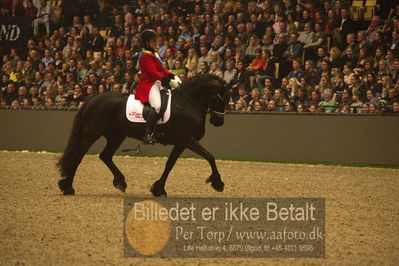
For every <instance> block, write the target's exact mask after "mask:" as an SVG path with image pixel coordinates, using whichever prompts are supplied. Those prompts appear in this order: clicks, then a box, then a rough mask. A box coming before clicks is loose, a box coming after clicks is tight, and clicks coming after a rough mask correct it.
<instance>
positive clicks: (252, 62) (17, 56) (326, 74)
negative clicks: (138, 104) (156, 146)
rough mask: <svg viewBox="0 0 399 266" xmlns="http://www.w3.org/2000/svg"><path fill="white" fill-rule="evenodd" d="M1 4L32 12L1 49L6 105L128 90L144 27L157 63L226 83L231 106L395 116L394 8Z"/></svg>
mask: <svg viewBox="0 0 399 266" xmlns="http://www.w3.org/2000/svg"><path fill="white" fill-rule="evenodd" d="M0 2H1V9H0V14H1V16H28V17H31V18H32V33H31V36H30V37H29V40H28V41H27V43H26V46H25V47H24V48H22V49H21V48H12V49H6V48H0V52H1V55H2V61H1V80H0V100H1V106H5V107H8V108H13V109H19V108H34V109H44V108H49V109H52V108H59V109H64V108H72V109H75V108H79V106H80V105H81V104H82V103H83V102H85V101H87V100H88V99H90V98H92V97H94V96H95V95H97V94H101V93H104V92H107V91H118V92H120V93H125V94H134V92H135V88H136V86H137V84H138V82H139V80H140V72H139V66H138V61H137V60H138V53H139V52H140V51H141V49H142V47H141V44H140V32H142V31H143V30H145V29H153V30H154V31H155V32H156V33H157V35H158V37H157V49H158V51H159V54H160V56H161V57H162V59H163V62H164V65H165V67H166V68H167V69H168V70H169V71H171V72H172V73H174V74H176V75H179V77H180V78H181V79H182V80H183V81H184V80H185V79H187V78H190V77H193V76H195V75H201V74H204V73H211V74H214V75H218V76H220V77H221V78H223V79H224V80H225V81H226V83H227V84H228V86H229V89H230V94H231V97H230V103H229V106H228V108H229V110H234V111H243V112H246V111H253V112H258V111H269V112H326V113H371V114H376V113H399V104H398V92H399V4H398V5H396V6H392V9H391V10H389V12H387V14H385V15H382V14H381V15H380V14H379V13H378V12H376V15H374V16H373V17H372V19H371V20H370V21H369V22H366V23H365V22H364V21H362V20H358V21H354V20H353V19H352V18H351V11H350V10H351V9H350V7H351V1H340V0H326V1H316V0H302V1H300V0H298V1H297V0H284V1H279V0H264V1H234V0H227V1H226V0H216V1H215V0H212V1H207V0H185V1H175V0H169V1H167V0H145V1H144V0H141V1H100V0H98V1H91V0H89V1H88V0H82V1H78V0H72V1H65V0H64V1H45V0H0ZM54 2H57V5H55V4H54ZM75 2H76V3H75ZM83 3H84V4H83ZM109 3H113V4H114V5H113V6H112V5H109ZM59 4H60V5H59ZM108 5H109V6H108ZM87 6H90V7H91V8H85V7H87ZM73 7H75V8H76V7H77V8H78V9H75V10H73V9H71V8H73ZM107 10H110V14H107Z"/></svg>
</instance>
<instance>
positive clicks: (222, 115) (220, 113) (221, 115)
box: [209, 93, 226, 117]
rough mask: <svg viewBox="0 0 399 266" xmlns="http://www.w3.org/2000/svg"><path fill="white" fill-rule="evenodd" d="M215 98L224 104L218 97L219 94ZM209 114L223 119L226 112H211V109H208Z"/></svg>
mask: <svg viewBox="0 0 399 266" xmlns="http://www.w3.org/2000/svg"><path fill="white" fill-rule="evenodd" d="M217 98H218V99H220V101H221V102H222V103H223V104H224V101H223V98H222V96H220V94H219V93H218V95H217ZM209 113H211V114H214V115H216V116H217V117H224V115H225V114H226V111H224V112H218V111H215V110H213V109H212V108H209Z"/></svg>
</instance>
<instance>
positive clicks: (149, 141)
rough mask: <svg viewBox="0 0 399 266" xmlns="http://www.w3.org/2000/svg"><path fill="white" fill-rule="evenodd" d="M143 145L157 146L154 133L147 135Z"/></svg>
mask: <svg viewBox="0 0 399 266" xmlns="http://www.w3.org/2000/svg"><path fill="white" fill-rule="evenodd" d="M143 143H144V144H145V145H148V144H151V145H154V144H155V138H154V133H149V134H145V135H144V138H143Z"/></svg>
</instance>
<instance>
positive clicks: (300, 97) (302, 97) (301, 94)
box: [292, 87, 309, 106]
mask: <svg viewBox="0 0 399 266" xmlns="http://www.w3.org/2000/svg"><path fill="white" fill-rule="evenodd" d="M297 91H298V92H297V94H296V95H294V97H293V98H292V100H293V102H294V104H295V105H296V106H299V105H303V106H307V105H308V104H309V99H308V97H307V95H306V90H305V89H304V88H302V87H299V88H298V90H297Z"/></svg>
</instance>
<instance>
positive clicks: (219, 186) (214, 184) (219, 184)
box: [212, 181, 224, 192]
mask: <svg viewBox="0 0 399 266" xmlns="http://www.w3.org/2000/svg"><path fill="white" fill-rule="evenodd" d="M212 187H213V189H214V190H216V191H217V192H223V190H224V183H223V181H216V182H212Z"/></svg>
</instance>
